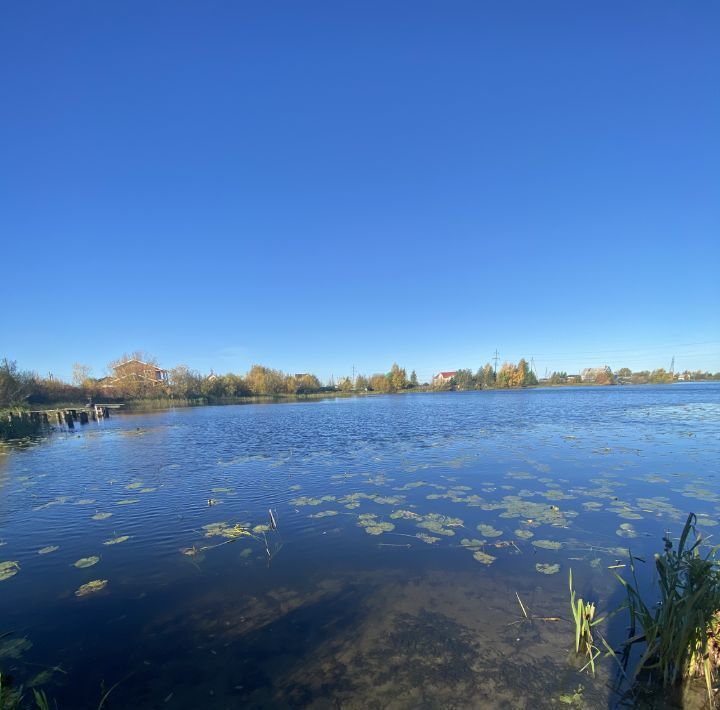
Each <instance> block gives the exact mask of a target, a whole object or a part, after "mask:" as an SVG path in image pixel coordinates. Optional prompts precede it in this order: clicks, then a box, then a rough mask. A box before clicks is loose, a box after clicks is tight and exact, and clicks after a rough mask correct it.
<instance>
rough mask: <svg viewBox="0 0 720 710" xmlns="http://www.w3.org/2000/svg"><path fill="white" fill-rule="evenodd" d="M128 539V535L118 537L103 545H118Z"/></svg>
mask: <svg viewBox="0 0 720 710" xmlns="http://www.w3.org/2000/svg"><path fill="white" fill-rule="evenodd" d="M129 539H130V535H120V536H119V537H112V538H110V539H109V540H105V542H103V545H119V544H120V543H121V542H125V540H129Z"/></svg>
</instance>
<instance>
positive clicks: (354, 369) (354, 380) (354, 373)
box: [353, 365, 355, 384]
mask: <svg viewBox="0 0 720 710" xmlns="http://www.w3.org/2000/svg"><path fill="white" fill-rule="evenodd" d="M353 384H355V365H353Z"/></svg>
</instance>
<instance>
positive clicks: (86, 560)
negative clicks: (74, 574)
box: [74, 555, 100, 569]
mask: <svg viewBox="0 0 720 710" xmlns="http://www.w3.org/2000/svg"><path fill="white" fill-rule="evenodd" d="M98 562H100V558H99V557H97V556H95V555H93V556H92V557H81V558H80V559H79V560H78V561H77V562H75V563H74V564H75V567H77V568H78V569H85V567H92V566H93V565H96V564H97V563H98Z"/></svg>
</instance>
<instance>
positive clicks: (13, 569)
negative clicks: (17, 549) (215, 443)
mask: <svg viewBox="0 0 720 710" xmlns="http://www.w3.org/2000/svg"><path fill="white" fill-rule="evenodd" d="M19 571H20V563H19V562H17V561H16V560H8V561H7V562H0V582H4V581H5V580H6V579H10V577H14V576H15V575H16V574H17V573H18V572H19Z"/></svg>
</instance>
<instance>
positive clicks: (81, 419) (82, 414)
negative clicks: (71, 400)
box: [80, 411, 89, 424]
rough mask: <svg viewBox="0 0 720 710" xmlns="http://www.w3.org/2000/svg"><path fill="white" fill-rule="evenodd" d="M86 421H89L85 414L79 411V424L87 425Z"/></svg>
mask: <svg viewBox="0 0 720 710" xmlns="http://www.w3.org/2000/svg"><path fill="white" fill-rule="evenodd" d="M88 421H89V420H88V415H87V412H85V411H81V412H80V423H81V424H87V423H88Z"/></svg>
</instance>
